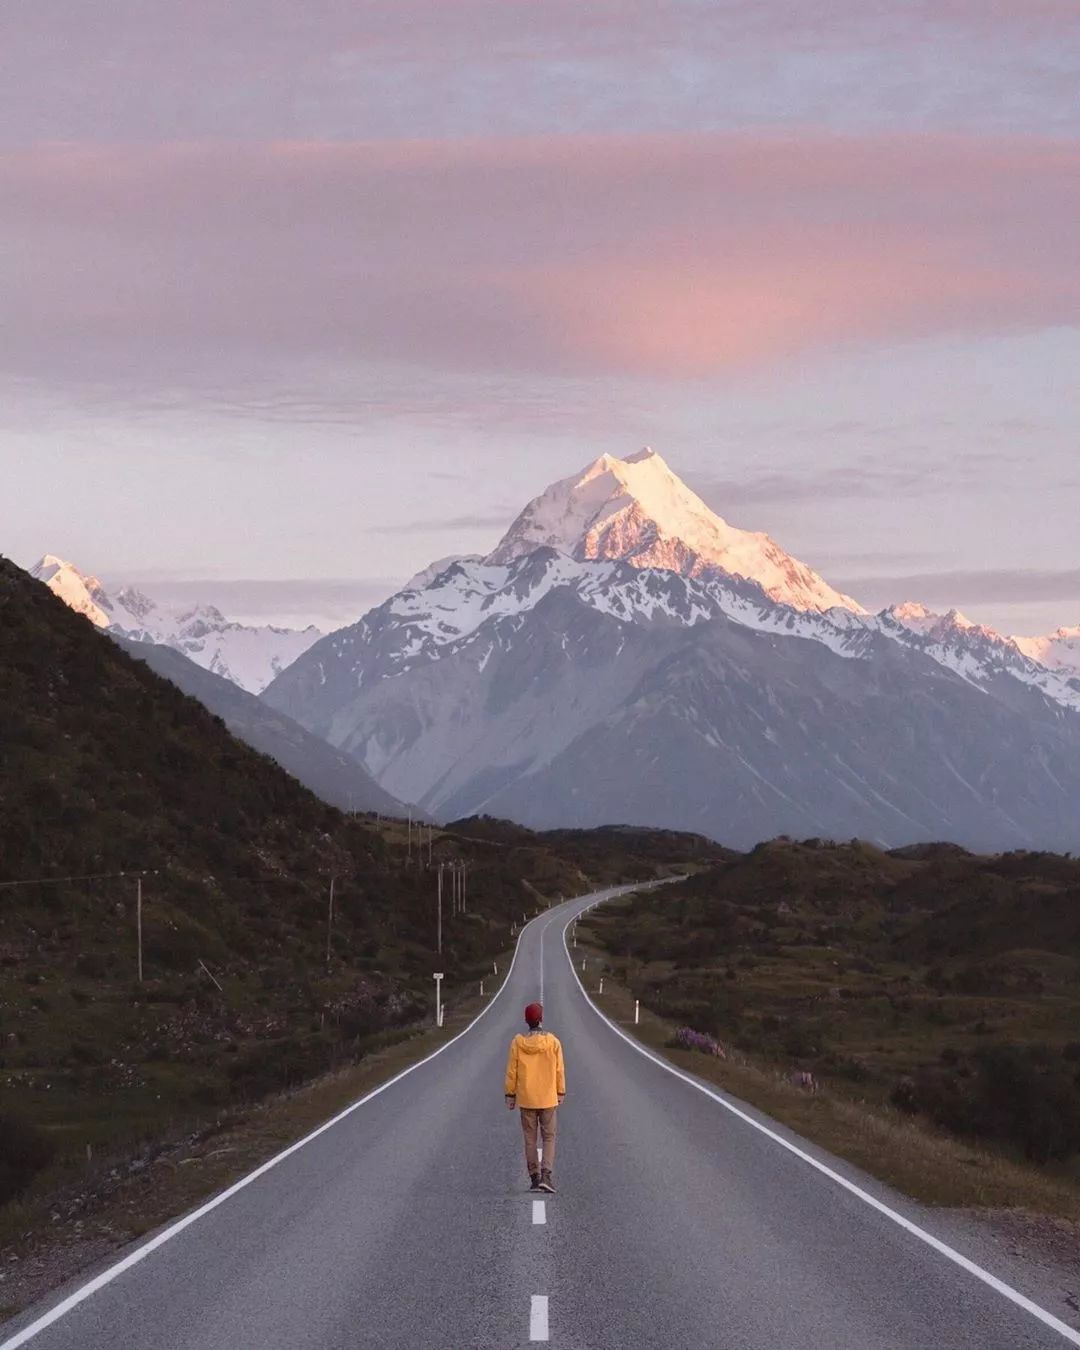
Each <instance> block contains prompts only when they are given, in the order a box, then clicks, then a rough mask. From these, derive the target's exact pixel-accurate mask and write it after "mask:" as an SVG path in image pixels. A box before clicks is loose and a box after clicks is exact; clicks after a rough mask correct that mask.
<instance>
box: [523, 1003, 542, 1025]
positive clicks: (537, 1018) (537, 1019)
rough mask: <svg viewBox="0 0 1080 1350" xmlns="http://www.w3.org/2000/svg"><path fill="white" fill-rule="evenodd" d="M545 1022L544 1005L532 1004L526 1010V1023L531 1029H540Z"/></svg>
mask: <svg viewBox="0 0 1080 1350" xmlns="http://www.w3.org/2000/svg"><path fill="white" fill-rule="evenodd" d="M543 1020H544V1005H543V1004H542V1003H530V1004H529V1006H528V1007H527V1008H526V1009H525V1021H526V1022H528V1024H529V1026H531V1027H538V1026H539V1025H540V1023H541V1022H542V1021H543Z"/></svg>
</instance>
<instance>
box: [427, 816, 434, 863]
mask: <svg viewBox="0 0 1080 1350" xmlns="http://www.w3.org/2000/svg"><path fill="white" fill-rule="evenodd" d="M434 848H435V826H434V825H429V826H428V827H427V865H428V866H429V867H430V866H431V855H432V852H433V851H434Z"/></svg>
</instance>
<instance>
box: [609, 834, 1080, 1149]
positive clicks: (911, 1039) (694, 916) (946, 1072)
mask: <svg viewBox="0 0 1080 1350" xmlns="http://www.w3.org/2000/svg"><path fill="white" fill-rule="evenodd" d="M590 930H591V931H592V933H593V935H594V937H595V938H597V939H598V940H599V941H600V942H601V944H602V945H604V946H605V947H606V949H607V951H608V952H609V953H610V954H611V955H612V957H614V959H615V962H616V966H617V969H618V971H619V973H620V974H621V975H622V976H623V977H624V978H625V980H626V982H628V983H629V984H630V985H631V986H632V988H633V991H634V993H635V995H636V996H638V997H640V998H641V1000H642V1001H643V1003H644V1004H645V1005H646V1006H647V1007H649V1008H651V1009H653V1010H654V1011H656V1012H659V1013H661V1014H662V1015H663V1016H664V1017H667V1018H670V1019H673V1020H675V1021H677V1022H680V1023H683V1024H685V1025H688V1026H690V1027H692V1028H693V1029H695V1030H697V1031H701V1032H705V1033H708V1034H710V1035H712V1036H715V1037H717V1038H718V1039H719V1040H720V1041H721V1042H722V1043H725V1044H727V1045H728V1046H731V1047H734V1048H735V1049H736V1050H739V1051H741V1052H743V1053H744V1054H746V1055H750V1056H753V1057H757V1058H761V1059H764V1060H767V1061H771V1062H772V1063H773V1064H776V1065H778V1066H783V1067H794V1066H797V1067H799V1068H803V1069H809V1070H811V1071H812V1072H813V1073H814V1074H815V1075H816V1076H817V1077H818V1079H819V1080H820V1081H822V1082H823V1083H825V1084H827V1085H831V1086H832V1087H833V1088H834V1089H835V1090H837V1091H839V1092H848V1093H850V1094H854V1095H858V1096H860V1097H867V1098H869V1099H875V1098H876V1099H877V1100H879V1101H881V1102H885V1101H891V1102H892V1104H893V1105H894V1106H896V1107H898V1108H900V1109H901V1110H902V1111H907V1112H912V1113H916V1114H921V1115H924V1116H926V1117H929V1118H930V1119H931V1120H933V1121H934V1122H935V1123H937V1124H939V1125H941V1126H944V1127H945V1128H947V1129H949V1130H951V1131H953V1132H955V1133H958V1134H961V1135H965V1136H968V1137H978V1138H981V1139H984V1140H986V1141H990V1142H996V1143H998V1144H999V1145H1001V1146H1002V1147H1005V1148H1006V1149H1012V1150H1017V1151H1019V1152H1021V1153H1023V1154H1025V1155H1026V1156H1027V1157H1028V1158H1029V1159H1031V1160H1034V1161H1038V1162H1043V1161H1050V1160H1056V1161H1059V1162H1066V1161H1067V1160H1070V1159H1072V1160H1076V1159H1077V1155H1080V861H1078V860H1075V859H1072V858H1069V857H1061V856H1057V855H1053V854H1046V853H1008V854H1003V855H1000V856H994V857H979V856H975V855H972V854H969V853H966V852H964V851H963V850H957V849H954V848H952V847H949V846H929V847H923V848H920V849H918V850H907V849H905V850H900V851H898V852H897V853H893V854H886V853H882V852H879V851H878V850H877V849H874V848H872V847H871V846H869V845H866V844H861V843H852V844H845V845H836V844H822V843H821V842H820V841H817V840H811V841H807V842H806V843H803V844H797V843H791V842H786V841H777V842H774V843H771V844H764V845H760V846H759V847H758V848H756V849H755V850H754V851H753V852H752V853H749V854H745V855H733V856H731V857H730V858H728V859H726V860H725V861H722V862H720V863H717V864H715V865H713V866H711V867H709V868H708V869H706V870H703V871H701V872H699V873H698V874H696V875H695V876H693V877H690V878H688V879H687V880H686V881H685V882H681V883H677V884H675V885H673V886H671V887H668V888H665V889H664V891H663V892H662V893H661V894H657V895H651V896H648V897H643V898H642V899H635V900H628V901H625V902H621V903H620V904H619V905H618V906H606V907H605V908H604V909H603V910H601V911H597V912H596V913H595V915H593V916H591V917H590Z"/></svg>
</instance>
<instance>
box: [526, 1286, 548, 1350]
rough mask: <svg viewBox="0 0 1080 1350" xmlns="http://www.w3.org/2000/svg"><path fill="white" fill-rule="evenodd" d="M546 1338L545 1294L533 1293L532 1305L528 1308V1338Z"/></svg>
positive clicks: (537, 1339)
mask: <svg viewBox="0 0 1080 1350" xmlns="http://www.w3.org/2000/svg"><path fill="white" fill-rule="evenodd" d="M547 1338H548V1301H547V1294H533V1296H532V1307H531V1308H530V1309H529V1340H530V1341H546V1340H547Z"/></svg>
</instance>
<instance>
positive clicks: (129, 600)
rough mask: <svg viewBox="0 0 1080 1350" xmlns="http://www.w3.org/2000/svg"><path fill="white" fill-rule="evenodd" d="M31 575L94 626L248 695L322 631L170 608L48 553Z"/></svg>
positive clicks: (208, 608)
mask: <svg viewBox="0 0 1080 1350" xmlns="http://www.w3.org/2000/svg"><path fill="white" fill-rule="evenodd" d="M30 575H31V576H33V577H36V578H37V580H38V581H42V582H44V583H45V585H46V586H48V588H49V589H50V590H51V591H52V592H53V594H54V595H57V596H59V597H60V599H61V600H63V601H64V602H65V603H66V604H67V605H68V606H69V608H71V609H73V610H75V611H76V613H78V614H82V615H84V616H85V617H86V618H88V619H89V620H90V622H91V623H93V624H95V625H96V626H97V627H98V628H104V629H108V630H109V632H110V633H112V634H114V635H117V636H120V637H125V638H128V639H130V640H131V641H133V642H152V643H156V644H158V645H160V646H165V647H172V648H174V649H175V650H176V651H178V652H182V653H183V654H184V655H185V656H186V657H188V658H189V659H190V660H192V661H194V662H195V664H196V665H198V666H202V667H203V669H205V670H209V671H211V672H213V674H215V675H220V676H222V677H223V678H224V679H227V680H231V681H232V682H233V684H236V685H239V686H240V688H241V689H246V690H247V691H248V692H249V693H252V694H258V693H260V692H261V691H262V690H263V689H265V687H266V686H267V685H268V684H269V683H270V681H271V680H272V679H273V678H274V676H275V675H277V674H280V672H281V671H282V670H284V669H285V667H286V666H288V665H290V664H291V663H292V662H293V661H295V660H296V658H297V657H298V656H299V655H300V654H301V653H302V652H304V651H306V650H307V648H308V647H310V646H311V645H312V644H313V643H314V642H317V641H318V640H319V638H320V637H321V636H322V633H321V632H320V631H319V629H318V628H315V627H314V626H311V627H308V628H305V629H302V630H297V629H292V628H275V627H272V626H270V625H263V626H260V627H251V626H248V625H245V624H240V623H233V622H230V621H229V620H228V619H226V618H225V616H224V615H223V614H222V613H221V611H220V610H219V609H216V608H215V607H214V606H213V605H196V606H187V607H179V608H170V607H168V606H165V605H160V604H158V603H157V602H156V601H154V600H151V599H150V597H149V596H146V595H144V594H143V593H142V592H141V591H139V590H136V589H135V588H134V587H133V586H122V587H120V588H119V589H118V590H116V591H115V593H113V592H110V591H108V590H106V588H105V587H104V586H103V585H102V584H101V582H100V581H99V580H98V579H97V577H95V576H90V575H89V574H87V573H85V572H80V571H79V569H78V568H77V567H76V566H75V565H74V563H70V562H65V561H64V559H63V558H58V557H56V556H55V555H53V554H51V553H47V554H46V555H45V556H44V557H43V558H41V560H40V561H39V562H38V563H36V564H35V566H34V567H32V568H31V569H30Z"/></svg>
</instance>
